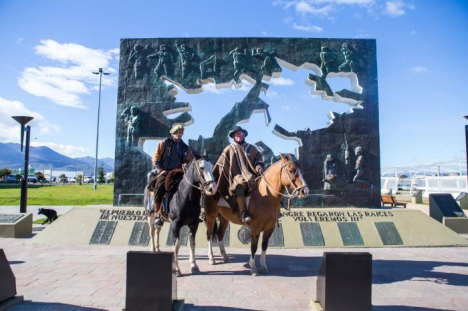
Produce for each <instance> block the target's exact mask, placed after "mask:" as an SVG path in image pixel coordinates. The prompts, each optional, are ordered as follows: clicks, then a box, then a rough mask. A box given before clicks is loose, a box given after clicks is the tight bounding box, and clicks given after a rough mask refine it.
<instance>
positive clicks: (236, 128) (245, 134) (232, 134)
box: [229, 126, 249, 138]
mask: <svg viewBox="0 0 468 311" xmlns="http://www.w3.org/2000/svg"><path fill="white" fill-rule="evenodd" d="M238 131H242V132H244V136H245V137H247V135H249V132H247V131H246V130H244V129H243V128H242V127H240V126H236V127H235V128H234V129H233V130H232V131H230V132H229V137H231V138H233V137H234V133H235V132H238Z"/></svg>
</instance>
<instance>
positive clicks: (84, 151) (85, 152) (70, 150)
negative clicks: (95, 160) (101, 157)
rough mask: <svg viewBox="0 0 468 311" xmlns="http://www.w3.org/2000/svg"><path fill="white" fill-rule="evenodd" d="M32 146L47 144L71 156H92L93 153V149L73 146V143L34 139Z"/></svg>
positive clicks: (56, 150)
mask: <svg viewBox="0 0 468 311" xmlns="http://www.w3.org/2000/svg"><path fill="white" fill-rule="evenodd" d="M31 146H34V147H39V146H46V147H49V148H50V149H52V150H54V151H55V152H58V153H60V154H63V155H65V156H67V157H70V158H81V157H86V156H91V155H92V153H93V151H92V150H90V149H88V148H85V147H80V146H73V145H61V144H56V143H50V142H38V141H33V142H31Z"/></svg>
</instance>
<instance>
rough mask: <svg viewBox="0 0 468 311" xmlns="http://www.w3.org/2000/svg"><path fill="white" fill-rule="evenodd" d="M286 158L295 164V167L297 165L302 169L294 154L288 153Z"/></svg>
mask: <svg viewBox="0 0 468 311" xmlns="http://www.w3.org/2000/svg"><path fill="white" fill-rule="evenodd" d="M286 158H288V160H289V161H291V162H292V163H294V165H296V166H297V167H298V168H299V169H301V165H300V164H299V162H298V161H297V159H296V157H295V156H294V155H293V154H292V153H288V154H287V155H286Z"/></svg>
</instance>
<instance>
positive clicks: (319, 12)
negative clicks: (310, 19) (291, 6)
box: [295, 1, 333, 16]
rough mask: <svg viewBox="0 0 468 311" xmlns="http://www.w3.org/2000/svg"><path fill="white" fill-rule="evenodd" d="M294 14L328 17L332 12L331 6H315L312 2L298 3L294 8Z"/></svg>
mask: <svg viewBox="0 0 468 311" xmlns="http://www.w3.org/2000/svg"><path fill="white" fill-rule="evenodd" d="M295 9H296V12H297V13H299V14H301V15H316V16H328V14H329V13H330V12H331V11H333V6H332V5H325V6H322V7H319V6H316V5H315V4H314V2H313V1H308V2H307V1H300V2H298V3H297V4H296V6H295Z"/></svg>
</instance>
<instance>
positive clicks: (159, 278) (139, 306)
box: [125, 251, 177, 311]
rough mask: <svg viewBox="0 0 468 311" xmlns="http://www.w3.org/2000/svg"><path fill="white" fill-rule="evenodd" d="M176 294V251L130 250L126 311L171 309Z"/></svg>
mask: <svg viewBox="0 0 468 311" xmlns="http://www.w3.org/2000/svg"><path fill="white" fill-rule="evenodd" d="M176 296H177V278H176V276H175V267H174V253H173V252H161V253H155V252H146V251H129V252H128V253H127V290H126V297H125V311H150V310H151V311H170V310H173V303H174V302H175V300H176V298H177V297H176Z"/></svg>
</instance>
